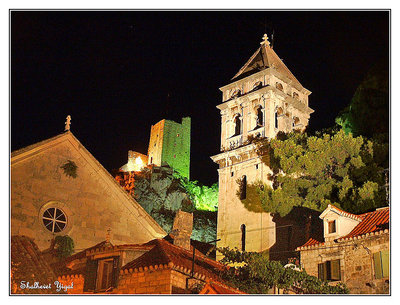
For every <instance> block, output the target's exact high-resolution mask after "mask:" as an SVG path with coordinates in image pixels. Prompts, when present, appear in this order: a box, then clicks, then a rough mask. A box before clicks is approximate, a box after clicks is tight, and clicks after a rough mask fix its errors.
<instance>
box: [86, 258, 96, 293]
mask: <svg viewBox="0 0 400 305" xmlns="http://www.w3.org/2000/svg"><path fill="white" fill-rule="evenodd" d="M97 265H98V261H97V260H91V259H88V260H87V262H86V272H85V282H84V284H83V291H94V290H95V289H96V278H97Z"/></svg>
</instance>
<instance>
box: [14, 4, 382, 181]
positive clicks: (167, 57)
mask: <svg viewBox="0 0 400 305" xmlns="http://www.w3.org/2000/svg"><path fill="white" fill-rule="evenodd" d="M272 31H274V38H275V39H274V50H275V51H276V53H277V54H278V56H280V58H282V59H283V61H284V63H285V64H286V65H287V66H288V68H289V69H290V70H291V71H292V73H293V74H294V75H295V76H296V78H297V79H298V80H299V81H300V82H301V83H302V85H303V86H304V87H306V88H307V89H309V90H310V91H312V94H311V95H310V97H309V103H310V107H311V108H313V109H314V110H315V113H313V114H312V115H311V119H310V129H311V130H318V129H321V128H324V127H330V126H332V125H333V124H334V118H335V117H336V116H337V114H338V112H339V111H340V110H342V109H343V108H344V107H345V106H346V105H347V104H348V103H349V102H350V100H351V98H352V96H353V94H354V91H355V90H356V88H357V86H358V85H359V84H360V82H361V81H362V79H363V77H364V76H365V73H366V72H367V71H368V70H369V69H370V68H371V67H372V66H373V64H374V63H376V62H377V61H379V60H380V59H382V58H385V57H387V56H388V53H389V12H387V11H380V12H371V11H361V12H349V11H339V12H332V11H324V12H318V11H312V12H307V11H245V12H236V11H214V12H211V11H209V12H206V11H177V12H172V11H136V12H133V11H122V12H121V11H111V12H102V11H86V12H85V11H83V12H77V11H66V12H60V11H58V12H57V11H53V12H38V11H30V12H22V11H13V12H11V150H12V151H13V150H16V149H19V148H22V147H25V146H27V145H30V144H34V143H36V142H38V141H41V140H44V139H47V138H49V137H52V136H55V135H57V134H60V133H62V132H63V130H64V122H65V118H66V116H67V115H68V114H70V115H71V116H72V125H71V131H72V132H73V134H74V135H75V136H76V137H77V138H78V139H79V140H80V141H81V143H82V144H83V145H84V146H85V147H86V148H87V149H88V150H89V151H90V152H91V153H92V154H93V155H94V156H95V158H96V159H97V160H98V161H99V162H100V163H101V164H102V165H103V166H104V167H105V168H106V169H107V170H109V171H111V170H112V169H115V168H119V167H120V166H122V165H123V164H125V163H126V161H127V153H128V150H135V151H138V152H141V153H145V154H146V153H147V145H148V141H149V138H150V127H151V125H152V124H155V123H157V122H158V121H159V120H161V119H163V118H166V119H171V120H175V121H177V122H180V120H181V118H182V117H183V116H190V117H191V118H192V145H191V178H192V179H196V180H199V181H201V182H203V183H205V184H211V183H214V182H216V181H217V165H216V164H214V163H213V162H212V161H211V159H210V156H211V155H215V154H217V153H219V146H220V122H221V120H220V114H219V111H218V109H216V108H215V106H216V105H218V104H220V103H221V101H222V94H221V92H220V91H219V89H218V88H219V87H221V86H224V85H226V84H228V83H229V82H230V79H231V78H232V77H233V76H234V75H235V74H236V72H237V71H238V70H239V69H240V68H241V67H242V66H243V65H244V64H245V62H246V61H247V60H248V58H249V57H250V56H251V55H252V54H253V53H254V52H255V50H256V49H257V48H258V47H259V45H260V42H261V38H262V35H263V34H264V32H267V34H268V35H269V36H271V33H272Z"/></svg>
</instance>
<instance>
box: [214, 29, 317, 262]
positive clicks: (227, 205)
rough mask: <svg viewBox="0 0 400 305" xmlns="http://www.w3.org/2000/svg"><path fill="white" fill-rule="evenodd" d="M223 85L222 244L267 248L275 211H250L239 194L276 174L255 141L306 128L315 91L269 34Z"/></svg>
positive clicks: (273, 233)
mask: <svg viewBox="0 0 400 305" xmlns="http://www.w3.org/2000/svg"><path fill="white" fill-rule="evenodd" d="M220 90H221V91H222V103H221V104H219V105H218V106H217V108H218V109H219V110H220V113H221V146H220V150H221V153H220V154H218V155H215V156H212V157H211V159H212V160H213V161H214V162H215V163H217V164H218V165H219V168H218V175H219V197H218V202H219V204H218V224H217V238H218V239H220V241H219V242H218V243H217V247H230V248H235V247H236V248H238V249H240V250H246V251H257V252H260V251H264V250H267V249H270V248H271V247H272V246H273V245H274V244H275V242H276V225H275V223H274V222H273V219H272V216H271V215H270V214H269V213H266V212H262V211H260V212H259V213H256V212H251V211H248V210H247V209H246V208H245V207H244V206H243V204H242V202H241V201H240V198H239V197H241V199H244V198H245V197H246V185H247V184H248V183H252V182H255V181H258V180H261V181H263V182H265V183H268V182H269V181H268V179H267V177H268V175H269V174H270V173H271V170H270V168H269V167H268V166H267V165H265V164H264V163H262V161H261V158H260V157H259V156H258V155H257V153H256V149H255V145H254V144H253V143H251V140H252V139H253V138H273V137H275V136H276V135H277V133H278V132H280V131H282V132H290V131H293V130H300V131H304V130H305V128H306V126H307V125H308V121H309V118H310V114H311V113H312V112H313V110H312V109H311V108H310V107H309V106H308V96H309V95H310V94H311V92H310V91H309V90H307V89H306V88H304V87H303V86H302V85H301V84H300V82H299V81H298V80H297V79H296V78H295V76H294V75H293V74H292V73H291V72H290V70H289V69H288V68H287V67H286V65H285V64H284V63H283V62H282V60H281V59H280V58H279V57H278V55H277V54H276V53H275V51H274V50H273V48H272V47H271V46H270V43H269V41H268V38H267V36H266V35H264V37H263V41H262V42H261V46H260V47H259V48H258V49H257V51H256V52H255V53H254V54H253V55H252V56H251V57H250V59H249V60H248V61H247V62H246V64H245V65H244V66H243V67H242V68H241V69H240V70H239V72H238V73H237V74H236V75H235V76H234V77H233V78H232V80H231V83H230V84H228V85H226V86H223V87H221V88H220ZM239 185H241V187H240V194H239V193H238V190H239ZM220 258H221V257H220V256H219V257H218V256H217V259H220Z"/></svg>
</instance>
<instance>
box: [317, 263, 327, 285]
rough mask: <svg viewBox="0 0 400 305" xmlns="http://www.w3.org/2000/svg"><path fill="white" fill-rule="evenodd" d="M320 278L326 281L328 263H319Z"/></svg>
mask: <svg viewBox="0 0 400 305" xmlns="http://www.w3.org/2000/svg"><path fill="white" fill-rule="evenodd" d="M318 278H319V279H320V280H322V281H326V265H325V263H322V264H318Z"/></svg>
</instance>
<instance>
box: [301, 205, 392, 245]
mask: <svg viewBox="0 0 400 305" xmlns="http://www.w3.org/2000/svg"><path fill="white" fill-rule="evenodd" d="M332 208H335V209H337V210H339V211H341V212H343V213H347V212H345V211H342V210H340V209H339V208H337V207H333V206H332ZM347 214H350V213H347ZM351 215H353V216H356V217H357V218H358V219H360V220H361V222H360V223H359V224H357V225H356V226H355V227H354V229H353V230H352V231H351V232H350V233H349V234H347V235H346V236H342V237H339V238H338V239H337V240H338V241H341V240H348V239H352V238H355V237H361V236H364V235H369V234H371V233H372V234H378V233H384V232H387V229H388V228H389V219H390V208H389V207H385V208H380V209H376V210H375V211H373V212H368V213H364V214H360V215H354V214H351ZM323 244H324V243H323V242H320V241H318V240H315V239H312V238H310V239H309V240H308V241H307V242H306V243H305V244H304V245H302V246H300V247H298V248H297V249H296V250H305V248H308V247H313V246H321V245H323Z"/></svg>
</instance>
